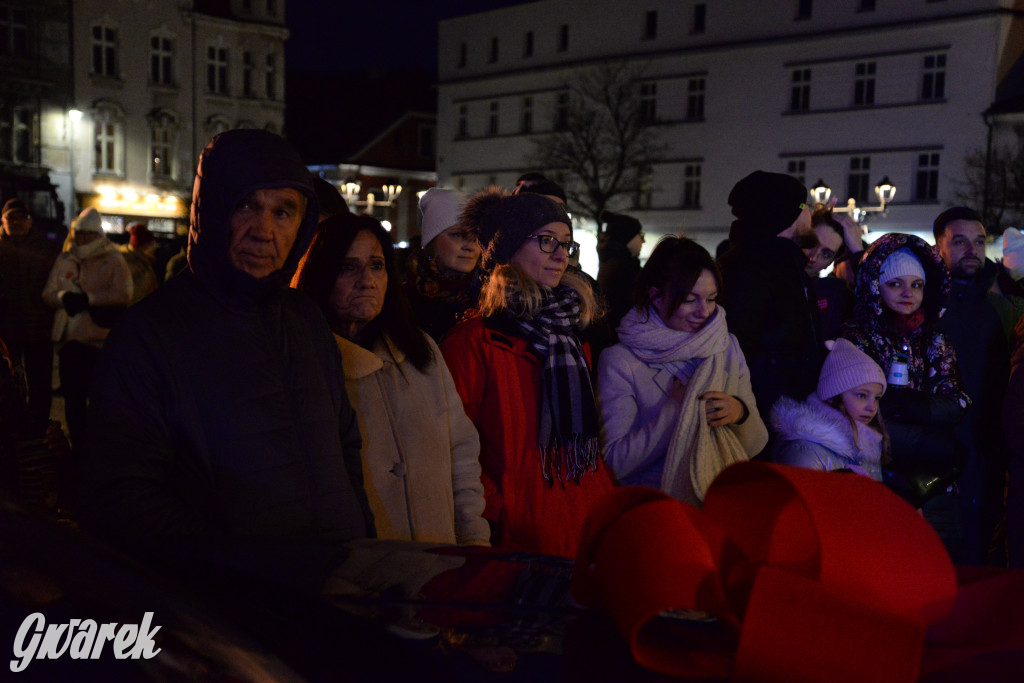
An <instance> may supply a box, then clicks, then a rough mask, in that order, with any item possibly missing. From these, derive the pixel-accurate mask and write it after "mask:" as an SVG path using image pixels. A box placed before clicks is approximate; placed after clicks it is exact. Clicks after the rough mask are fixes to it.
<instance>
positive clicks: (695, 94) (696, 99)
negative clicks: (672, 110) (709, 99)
mask: <svg viewBox="0 0 1024 683" xmlns="http://www.w3.org/2000/svg"><path fill="white" fill-rule="evenodd" d="M686 119H687V120H688V121H703V120H704V78H703V77H701V78H691V79H690V80H689V81H687V83H686Z"/></svg>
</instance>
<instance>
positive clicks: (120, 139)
mask: <svg viewBox="0 0 1024 683" xmlns="http://www.w3.org/2000/svg"><path fill="white" fill-rule="evenodd" d="M122 118H123V116H122V113H121V112H119V111H116V110H114V109H111V108H109V107H102V108H100V109H97V111H96V130H95V136H94V137H95V147H94V151H95V157H96V158H95V163H96V173H101V174H108V175H120V174H121V172H122V166H121V156H122V154H123V150H124V128H123V126H122V123H121V120H122Z"/></svg>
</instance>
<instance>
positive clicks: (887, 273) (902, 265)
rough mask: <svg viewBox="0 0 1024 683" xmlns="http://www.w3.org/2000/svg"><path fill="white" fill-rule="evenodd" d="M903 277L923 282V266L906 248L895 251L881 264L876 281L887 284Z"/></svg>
mask: <svg viewBox="0 0 1024 683" xmlns="http://www.w3.org/2000/svg"><path fill="white" fill-rule="evenodd" d="M905 275H911V276H914V277H919V278H921V279H922V280H925V276H924V266H922V265H921V261H920V260H919V259H918V258H917V256H915V255H914V252H912V251H910V249H908V248H907V247H903V248H902V249H897V250H896V251H894V252H893V253H891V254H889V257H888V258H887V259H885V261H883V262H882V269H881V270H880V271H879V272H878V281H879V282H888V281H889V280H892V279H894V278H898V277H903V276H905Z"/></svg>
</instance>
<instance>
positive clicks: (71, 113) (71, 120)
mask: <svg viewBox="0 0 1024 683" xmlns="http://www.w3.org/2000/svg"><path fill="white" fill-rule="evenodd" d="M81 120H82V111H81V110H80V109H68V176H69V177H70V179H71V206H70V207H69V209H70V213H71V215H70V216H69V217H68V218H69V221H68V222H69V223H70V219H71V218H73V217H75V216H77V215H78V193H77V192H76V191H75V128H76V127H78V122H79V121H81Z"/></svg>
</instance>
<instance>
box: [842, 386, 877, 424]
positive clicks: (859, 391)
mask: <svg viewBox="0 0 1024 683" xmlns="http://www.w3.org/2000/svg"><path fill="white" fill-rule="evenodd" d="M883 391H884V389H882V385H881V384H879V383H878V382H868V383H867V384H861V385H860V386H857V387H854V388H853V389H847V390H846V391H844V392H843V393H841V394H840V396H841V397H842V398H843V409H844V410H845V411H846V414H847V415H849V416H850V418H851V419H853V420H856V421H857V422H863V423H864V424H867V423H869V422H871V420H873V419H875V415H876V414H878V401H879V399H881V398H882V393H883Z"/></svg>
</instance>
